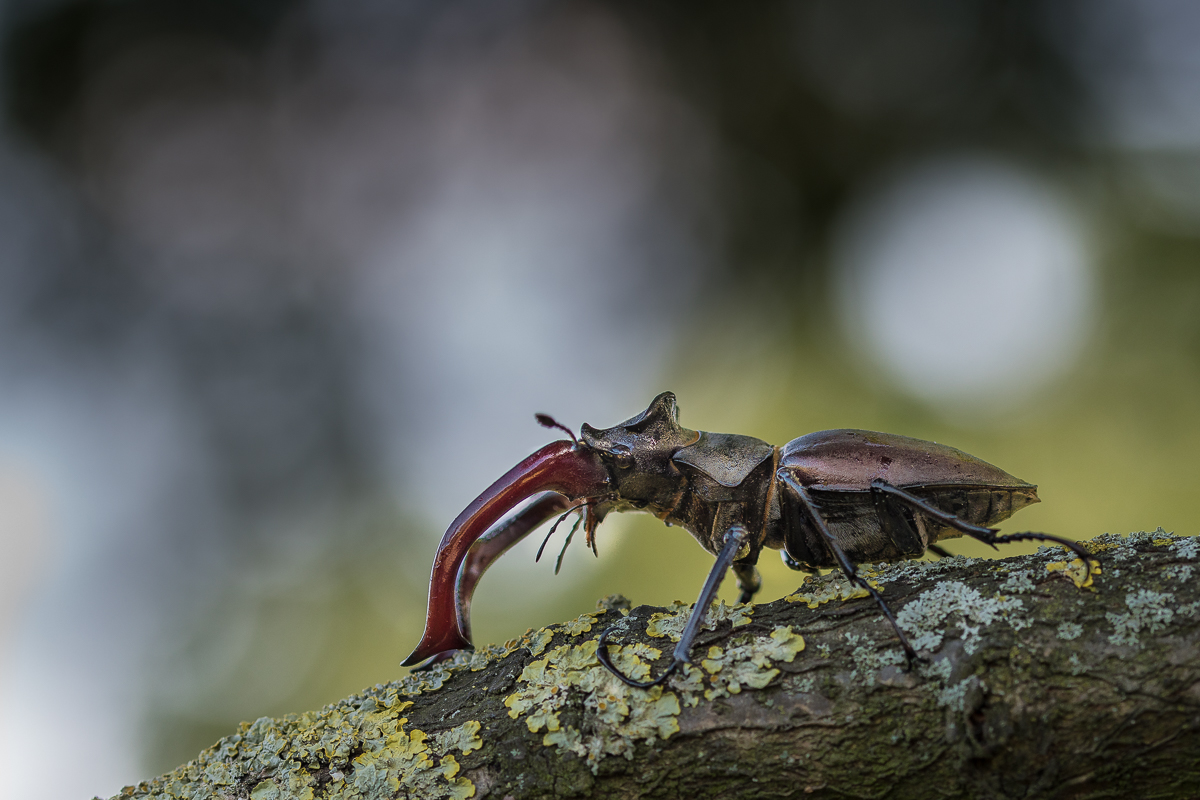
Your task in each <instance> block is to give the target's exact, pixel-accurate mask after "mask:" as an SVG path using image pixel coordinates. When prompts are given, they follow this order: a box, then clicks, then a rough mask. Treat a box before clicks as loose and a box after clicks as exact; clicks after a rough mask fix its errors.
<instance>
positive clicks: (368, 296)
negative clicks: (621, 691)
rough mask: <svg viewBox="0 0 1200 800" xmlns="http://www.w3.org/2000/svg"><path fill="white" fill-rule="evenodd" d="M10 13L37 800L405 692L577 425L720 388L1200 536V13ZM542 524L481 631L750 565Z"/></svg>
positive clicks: (702, 416) (5, 742)
mask: <svg viewBox="0 0 1200 800" xmlns="http://www.w3.org/2000/svg"><path fill="white" fill-rule="evenodd" d="M2 13H3V18H2V19H3V21H2V25H0V101H2V104H3V105H2V107H3V118H2V123H0V796H2V797H4V798H21V800H38V799H39V798H67V797H76V798H81V797H90V796H92V794H99V795H107V794H112V793H114V792H116V791H117V790H118V789H119V788H120V787H121V786H122V785H123V784H126V783H133V782H136V781H137V780H139V779H143V778H147V777H150V776H152V775H154V774H157V773H159V772H162V771H165V770H168V769H170V768H173V767H174V766H176V765H178V764H180V763H182V762H184V761H186V760H188V759H190V758H191V757H192V756H194V755H195V754H196V753H197V752H198V751H199V750H200V749H201V748H203V747H205V746H207V745H208V744H211V743H212V742H213V741H215V740H216V739H217V738H219V737H220V736H222V735H225V734H227V733H230V732H232V731H233V730H234V728H235V726H236V724H237V723H238V722H239V721H241V720H251V719H255V718H257V717H259V716H263V715H281V714H284V713H288V712H298V711H303V710H306V709H314V708H317V707H319V706H321V705H322V704H325V703H328V702H332V701H334V700H336V699H338V698H340V697H342V696H344V695H346V694H349V693H351V692H354V691H357V690H359V689H361V688H363V687H364V686H367V685H370V684H374V683H377V682H384V681H388V680H391V679H394V678H396V677H398V676H400V675H402V674H403V672H404V670H402V669H401V668H400V667H399V666H398V664H399V661H400V660H401V659H402V658H403V657H404V656H405V655H407V653H408V652H409V650H410V649H411V648H412V646H413V645H414V644H415V642H416V641H417V638H418V637H419V634H420V631H421V624H422V618H423V614H424V607H425V606H424V603H425V587H426V582H427V577H428V570H429V566H430V563H431V561H432V557H433V552H434V549H435V547H436V543H437V541H438V539H439V537H440V536H441V534H442V532H443V531H444V530H445V527H446V525H447V524H448V523H449V522H450V520H451V519H453V517H454V516H455V515H456V514H457V513H458V511H459V510H461V509H462V508H463V507H464V506H465V505H466V504H467V503H468V502H470V500H471V499H472V498H473V497H474V496H475V495H476V494H478V493H479V492H480V491H481V490H482V489H483V488H484V487H486V486H487V485H488V484H489V483H490V482H491V481H492V480H493V479H495V478H496V477H498V476H499V475H501V474H502V473H503V472H504V471H505V470H507V469H508V468H509V467H511V466H512V465H514V464H515V463H517V461H519V460H520V459H521V458H523V457H524V456H525V455H527V454H528V453H530V452H532V451H533V450H534V449H536V448H537V447H539V446H541V445H542V444H544V443H545V442H547V441H549V440H551V439H552V438H556V437H555V436H554V435H553V434H551V433H550V432H548V431H545V430H543V429H541V428H539V427H538V426H537V425H536V424H535V423H534V419H533V414H534V412H538V411H541V412H547V413H551V414H553V415H554V416H555V417H557V418H558V419H559V420H560V421H562V422H564V423H566V424H569V425H570V426H571V427H573V428H578V426H579V424H580V423H582V422H589V423H591V424H593V425H597V426H609V425H613V424H615V423H617V422H619V421H621V420H623V419H626V418H628V417H630V416H632V415H634V414H636V413H638V412H639V411H641V410H642V409H643V408H644V407H645V406H646V404H647V403H648V402H649V400H650V399H651V398H652V397H653V396H654V395H655V394H657V393H658V392H660V391H663V390H666V389H671V390H673V391H675V392H676V393H677V394H678V396H679V400H680V406H681V409H682V417H681V419H682V421H683V423H684V424H685V425H687V426H689V427H693V428H699V429H703V430H712V431H724V432H736V433H745V434H750V435H754V436H758V437H760V438H763V439H766V440H768V441H770V442H772V443H776V444H782V443H784V442H786V441H788V440H790V439H792V438H794V437H796V436H799V435H802V434H804V433H807V432H810V431H814V430H820V429H824V428H831V427H859V428H868V429H878V430H886V431H891V432H894V433H901V434H907V435H910V436H917V437H920V438H925V439H933V440H937V441H940V442H945V443H947V444H951V445H953V446H956V447H959V448H961V449H964V450H966V451H968V452H970V453H973V454H975V455H977V456H979V457H981V458H984V459H985V460H988V461H991V462H993V463H995V464H997V465H999V466H1001V467H1002V468H1004V469H1006V470H1008V471H1010V472H1012V473H1013V474H1015V475H1018V476H1020V477H1022V478H1024V479H1026V480H1029V481H1032V482H1035V483H1038V484H1039V485H1040V487H1041V496H1042V499H1043V503H1042V504H1041V505H1039V506H1036V507H1034V508H1031V509H1029V510H1027V511H1023V512H1022V513H1021V514H1020V516H1019V517H1018V518H1017V519H1016V520H1014V521H1013V522H1012V523H1009V524H1008V526H1007V529H1008V530H1010V531H1011V530H1029V529H1033V530H1046V531H1051V532H1054V533H1057V534H1059V535H1064V536H1069V537H1079V538H1086V537H1091V536H1094V535H1097V534H1100V533H1104V532H1118V533H1122V532H1128V531H1132V530H1142V529H1153V528H1155V527H1156V526H1159V525H1161V526H1163V527H1165V528H1167V529H1168V530H1174V531H1177V532H1179V533H1183V534H1196V533H1200V514H1198V513H1197V510H1196V508H1195V503H1194V498H1195V497H1196V481H1197V477H1198V473H1200V470H1198V469H1197V467H1196V455H1195V454H1196V453H1197V452H1198V451H1200V48H1197V47H1196V44H1195V43H1196V41H1197V40H1198V39H1200V6H1197V5H1195V4H1193V3H1189V2H1185V0H1155V1H1154V2H1144V1H1140V0H1094V1H1093V2H1083V0H1080V1H1079V2H1048V3H1047V2H1042V3H1034V2H1019V1H1018V2H985V1H984V0H954V1H953V2H950V1H949V0H946V1H944V2H939V1H937V0H903V1H901V0H822V1H818V2H797V3H773V2H763V3H753V4H746V3H742V4H729V3H722V2H703V1H701V2H691V3H686V4H684V3H667V2H638V3H633V2H608V3H605V2H539V1H538V0H523V1H516V2H492V3H482V2H459V1H457V0H450V1H449V2H447V1H446V0H440V1H439V2H432V1H431V0H406V1H405V2H380V1H379V0H341V2H333V1H332V0H308V1H305V0H255V1H253V2H250V1H248V0H205V1H199V0H195V1H192V2H177V3H160V2H154V1H153V0H9V2H7V3H6V4H5V5H4V6H3V12H2ZM559 536H561V534H559ZM540 538H541V537H540V536H539V535H535V536H533V537H531V539H530V540H529V541H528V542H526V543H525V544H523V545H522V546H520V547H518V548H517V549H516V550H514V551H513V552H512V553H510V554H509V555H507V556H506V557H505V558H504V559H502V560H501V561H500V562H499V563H498V565H497V566H496V567H495V569H494V570H493V571H492V572H490V573H489V574H488V576H487V578H486V579H485V580H484V581H483V583H482V585H481V587H480V590H479V593H478V595H477V601H476V603H475V606H474V609H475V619H474V623H475V624H474V628H475V639H476V641H477V642H481V643H482V642H490V641H503V640H504V639H506V638H509V637H512V636H514V635H517V634H519V633H521V632H523V631H524V630H525V629H526V628H529V627H531V626H536V625H543V624H546V623H549V622H553V621H558V620H562V619H566V618H569V617H571V616H574V615H576V614H578V613H581V612H583V611H588V610H591V609H592V608H593V607H594V603H595V601H596V600H597V598H599V597H602V596H604V595H606V594H609V593H613V592H622V593H624V594H626V595H628V596H629V597H630V598H631V599H632V600H633V601H634V603H664V602H669V601H671V600H673V599H677V598H678V599H686V600H689V601H690V600H691V599H693V598H694V597H695V594H696V592H697V591H698V589H699V586H700V584H701V583H702V581H703V578H704V575H705V574H706V572H707V570H708V567H709V565H710V564H711V557H710V556H708V555H707V554H705V553H704V552H703V551H702V550H701V549H700V548H699V546H698V545H697V544H696V543H695V542H694V541H693V540H692V539H691V538H690V537H689V536H687V535H686V534H685V533H682V532H680V531H679V530H677V529H673V530H668V529H666V528H664V527H663V526H662V525H661V524H660V523H658V522H657V521H656V520H654V519H652V518H649V517H638V516H636V515H625V516H624V517H613V518H611V519H610V520H609V521H607V522H606V523H605V524H604V525H603V526H602V527H601V529H600V533H599V537H598V543H599V551H600V557H599V559H594V558H592V556H591V555H590V553H587V552H586V551H585V550H584V548H583V547H582V545H579V544H577V545H576V546H575V547H574V548H573V549H572V550H570V551H568V552H567V554H566V559H565V562H564V565H563V569H562V574H561V575H559V576H558V577H555V576H554V575H553V559H552V558H551V559H546V560H543V562H542V563H541V564H534V561H533V553H534V551H535V550H536V546H537V544H538V540H540ZM558 541H561V539H559V540H558ZM557 546H558V544H557V542H552V543H551V545H550V546H549V548H548V549H549V550H550V551H551V552H556V548H557ZM951 549H952V550H954V551H955V552H961V553H966V554H970V555H982V554H984V553H983V550H982V548H981V547H974V546H972V545H971V544H969V543H958V542H956V543H953V544H952V546H951ZM1026 549H1032V548H1026ZM1021 551H1022V548H1021V547H1018V546H1013V547H1009V548H1008V549H1007V550H1006V552H1008V553H1013V552H1021ZM762 568H763V571H764V573H765V578H766V585H765V588H764V591H763V593H762V594H761V595H760V597H761V598H762V599H765V600H771V599H775V598H777V597H780V596H782V595H783V594H785V593H788V592H790V591H791V590H793V589H794V588H795V586H796V585H797V584H798V581H799V577H800V576H798V575H797V574H795V573H791V572H789V571H787V570H786V569H785V568H784V567H783V566H782V564H780V563H779V560H778V559H777V558H775V557H774V554H770V553H768V554H767V557H765V558H764V560H763V564H762ZM732 594H733V588H732V586H727V587H726V592H725V596H726V597H730V596H732ZM63 759H66V760H67V763H70V764H71V765H72V766H71V767H70V769H65V768H64V767H63V763H64V761H63Z"/></svg>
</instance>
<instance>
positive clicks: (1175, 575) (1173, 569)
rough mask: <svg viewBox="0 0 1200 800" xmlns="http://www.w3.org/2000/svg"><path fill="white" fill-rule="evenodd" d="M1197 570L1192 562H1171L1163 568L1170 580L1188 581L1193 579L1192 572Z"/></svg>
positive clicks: (1164, 573)
mask: <svg viewBox="0 0 1200 800" xmlns="http://www.w3.org/2000/svg"><path fill="white" fill-rule="evenodd" d="M1195 571H1196V568H1195V567H1193V566H1192V565H1191V564H1170V565H1168V566H1167V567H1166V568H1165V569H1163V575H1164V576H1165V577H1167V578H1168V579H1170V580H1175V581H1179V582H1180V583H1188V582H1190V581H1191V580H1192V573H1193V572H1195Z"/></svg>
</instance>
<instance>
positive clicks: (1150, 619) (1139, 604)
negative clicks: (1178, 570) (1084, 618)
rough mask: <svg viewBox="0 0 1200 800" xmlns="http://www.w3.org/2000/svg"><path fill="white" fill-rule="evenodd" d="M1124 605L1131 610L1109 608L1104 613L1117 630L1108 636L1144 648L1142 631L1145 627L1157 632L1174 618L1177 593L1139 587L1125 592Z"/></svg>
mask: <svg viewBox="0 0 1200 800" xmlns="http://www.w3.org/2000/svg"><path fill="white" fill-rule="evenodd" d="M1125 606H1126V607H1127V608H1128V609H1129V611H1128V612H1126V613H1124V614H1116V613H1114V612H1112V611H1109V612H1106V613H1105V615H1104V616H1105V617H1106V618H1107V619H1108V621H1109V622H1110V623H1111V624H1112V626H1113V629H1114V630H1113V633H1112V635H1111V636H1109V637H1108V640H1109V641H1110V642H1112V643H1113V644H1118V645H1129V646H1132V647H1141V646H1142V642H1141V640H1140V637H1139V634H1140V633H1141V632H1142V631H1143V630H1144V631H1146V632H1147V633H1157V632H1158V631H1160V630H1162V629H1163V628H1164V627H1165V626H1167V625H1169V624H1170V623H1171V620H1172V619H1174V617H1175V609H1174V606H1175V595H1174V594H1173V593H1171V592H1155V591H1153V590H1151V589H1139V590H1138V591H1136V592H1130V593H1129V594H1127V595H1125Z"/></svg>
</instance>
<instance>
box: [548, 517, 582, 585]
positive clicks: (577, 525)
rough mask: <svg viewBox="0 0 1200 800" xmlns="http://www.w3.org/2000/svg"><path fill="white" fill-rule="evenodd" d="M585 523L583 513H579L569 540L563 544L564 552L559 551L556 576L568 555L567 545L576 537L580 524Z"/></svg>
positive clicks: (555, 568)
mask: <svg viewBox="0 0 1200 800" xmlns="http://www.w3.org/2000/svg"><path fill="white" fill-rule="evenodd" d="M581 522H583V512H582V511H580V512H579V516H578V517H576V518H575V524H574V525H572V526H571V532H570V533H568V534H567V540H566V541H565V542H563V546H562V550H559V551H558V561H555V562H554V574H555V575H557V574H558V571H559V570H560V569H562V560H563V556H565V555H566V554H567V545H569V544H570V543H571V537H572V536H574V535H575V531H577V530H579V523H581Z"/></svg>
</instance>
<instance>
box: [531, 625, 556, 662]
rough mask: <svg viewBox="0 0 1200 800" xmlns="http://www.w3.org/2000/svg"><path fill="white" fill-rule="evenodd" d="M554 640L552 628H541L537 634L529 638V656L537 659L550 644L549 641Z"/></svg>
mask: <svg viewBox="0 0 1200 800" xmlns="http://www.w3.org/2000/svg"><path fill="white" fill-rule="evenodd" d="M553 638H554V629H553V628H542V629H541V630H540V631H538V632H537V633H535V634H533V635H532V636H530V637H529V655H531V656H533V657H534V658H537V657H538V656H540V655H541V654H542V653H544V652H545V651H546V647H547V646H548V645H549V644H550V640H551V639H553Z"/></svg>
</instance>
